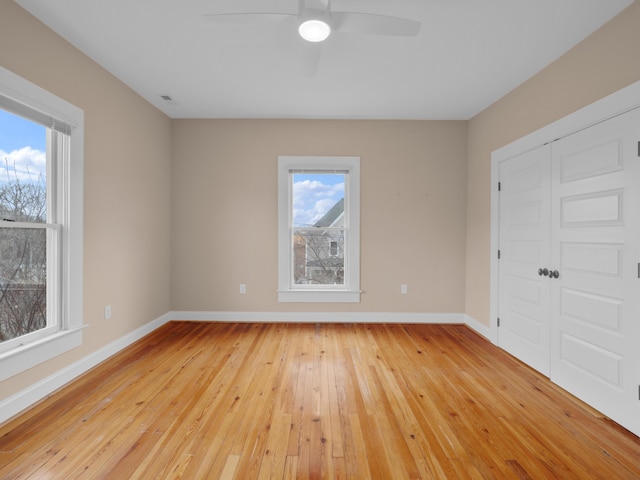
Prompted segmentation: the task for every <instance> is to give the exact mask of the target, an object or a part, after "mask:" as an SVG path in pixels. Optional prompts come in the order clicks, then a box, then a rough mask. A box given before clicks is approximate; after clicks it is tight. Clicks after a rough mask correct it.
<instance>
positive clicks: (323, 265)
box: [293, 228, 344, 285]
mask: <svg viewBox="0 0 640 480" xmlns="http://www.w3.org/2000/svg"><path fill="white" fill-rule="evenodd" d="M293 246H294V247H293V248H294V255H293V274H294V283H295V284H296V285H344V255H343V252H344V229H342V228H337V229H336V228H331V229H324V228H315V229H295V230H294V234H293Z"/></svg>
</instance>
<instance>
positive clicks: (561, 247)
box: [549, 109, 640, 433]
mask: <svg viewBox="0 0 640 480" xmlns="http://www.w3.org/2000/svg"><path fill="white" fill-rule="evenodd" d="M639 140H640V109H637V110H635V111H632V112H629V113H626V114H624V115H620V116H618V117H615V118H613V119H611V120H608V121H606V122H603V123H600V124H598V125H595V126H592V127H589V128H587V129H585V130H583V131H581V132H579V133H576V134H573V135H570V136H568V137H565V138H564V139H561V140H559V141H557V142H554V143H553V146H552V174H551V184H552V185H551V191H552V197H551V198H552V200H551V203H552V208H551V211H552V219H551V261H550V263H549V268H550V269H553V270H554V271H555V270H557V271H558V275H559V277H558V278H553V279H551V280H549V281H550V282H552V285H553V286H552V289H551V365H550V368H551V375H550V376H551V379H552V380H553V381H554V382H556V383H557V384H559V385H560V386H561V387H563V388H565V389H566V390H568V391H569V392H571V393H573V394H574V395H576V396H577V397H579V398H581V399H582V400H584V401H586V402H587V403H589V404H590V405H592V406H594V407H595V408H597V409H598V410H600V411H601V412H603V413H604V414H606V415H607V416H609V417H611V418H612V419H613V420H615V421H617V422H619V423H621V424H622V425H624V426H626V427H627V428H629V429H631V430H633V431H635V432H636V433H637V432H639V431H640V401H639V398H638V395H639V385H640V355H639V354H638V351H639V350H640V308H639V303H640V279H639V278H638V275H639V273H640V272H639V269H640V266H639V264H638V262H639V261H640V255H639V245H638V243H639V242H640V227H639V225H640V198H639V195H638V192H639V190H640V176H639V173H640V169H639V168H638V163H640V158H638V155H639V153H640V152H639V151H638V149H639V148H640V146H639V143H638V141H639Z"/></svg>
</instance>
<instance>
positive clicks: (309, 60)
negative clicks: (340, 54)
mask: <svg viewBox="0 0 640 480" xmlns="http://www.w3.org/2000/svg"><path fill="white" fill-rule="evenodd" d="M304 47H305V48H304V52H303V57H302V62H301V65H302V74H303V75H304V76H305V77H315V76H316V74H317V73H318V67H319V65H320V57H322V45H321V44H320V43H311V44H308V45H305V46H304Z"/></svg>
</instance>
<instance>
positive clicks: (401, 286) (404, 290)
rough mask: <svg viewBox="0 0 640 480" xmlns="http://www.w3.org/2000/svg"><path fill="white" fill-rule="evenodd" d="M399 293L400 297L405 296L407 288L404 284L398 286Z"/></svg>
mask: <svg viewBox="0 0 640 480" xmlns="http://www.w3.org/2000/svg"><path fill="white" fill-rule="evenodd" d="M400 293H401V294H402V295H406V294H407V286H406V285H405V284H404V283H403V284H402V285H400Z"/></svg>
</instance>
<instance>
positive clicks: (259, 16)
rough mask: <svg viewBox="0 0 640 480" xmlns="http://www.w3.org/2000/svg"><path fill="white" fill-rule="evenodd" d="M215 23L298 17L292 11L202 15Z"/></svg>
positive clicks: (252, 21)
mask: <svg viewBox="0 0 640 480" xmlns="http://www.w3.org/2000/svg"><path fill="white" fill-rule="evenodd" d="M202 17H203V18H204V19H205V21H207V22H213V23H277V22H282V21H286V20H289V19H291V18H295V17H297V15H295V14H292V13H211V14H208V15H203V16H202Z"/></svg>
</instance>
